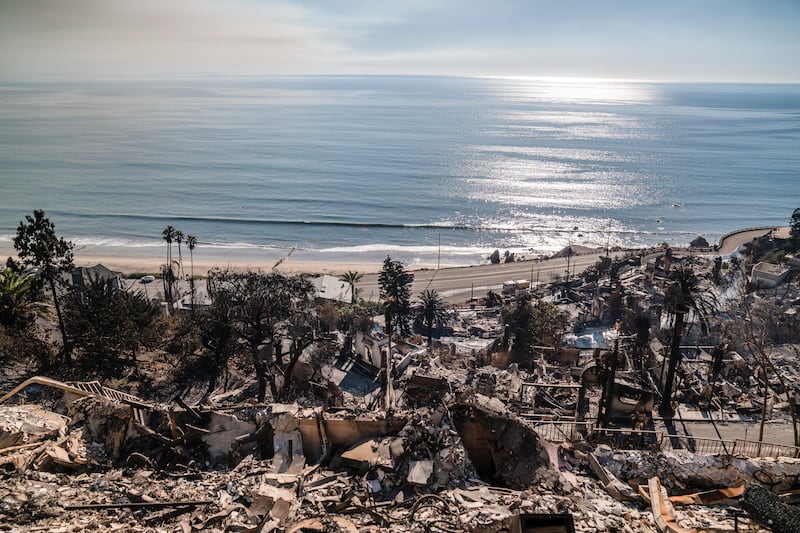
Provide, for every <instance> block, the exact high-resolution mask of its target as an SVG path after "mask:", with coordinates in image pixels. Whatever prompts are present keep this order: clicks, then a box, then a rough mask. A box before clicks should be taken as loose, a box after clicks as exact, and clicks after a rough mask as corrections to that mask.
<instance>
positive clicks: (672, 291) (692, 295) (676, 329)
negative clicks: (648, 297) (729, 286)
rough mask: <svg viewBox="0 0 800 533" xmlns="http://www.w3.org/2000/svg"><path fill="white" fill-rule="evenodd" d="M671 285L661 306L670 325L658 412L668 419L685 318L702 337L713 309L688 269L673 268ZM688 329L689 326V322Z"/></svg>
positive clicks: (708, 296) (712, 302)
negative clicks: (690, 320)
mask: <svg viewBox="0 0 800 533" xmlns="http://www.w3.org/2000/svg"><path fill="white" fill-rule="evenodd" d="M670 278H671V283H670V285H669V287H668V288H667V291H666V294H665V296H664V303H665V306H666V309H667V311H668V312H669V314H670V317H671V321H672V341H671V343H670V350H669V366H668V367H667V378H666V382H665V383H664V391H663V395H662V398H661V407H660V409H659V412H660V413H661V415H662V416H672V415H673V414H674V413H673V410H672V404H671V399H672V385H673V382H674V381H675V371H676V370H677V368H678V365H679V364H680V362H681V355H682V354H681V351H680V344H681V338H683V334H684V329H685V328H686V325H687V322H686V318H687V316H692V317H694V318H695V319H696V320H697V322H699V323H700V327H701V328H702V331H703V333H706V332H707V331H708V326H709V320H710V318H711V317H712V316H713V314H714V312H715V311H716V308H717V302H716V299H715V298H714V296H713V294H711V293H710V292H709V291H708V290H707V289H705V288H703V287H702V286H701V283H700V282H701V279H700V278H699V277H698V276H697V274H696V273H695V271H694V268H692V266H691V265H680V266H676V267H674V268H673V269H672V271H671V272H670ZM689 326H691V322H689Z"/></svg>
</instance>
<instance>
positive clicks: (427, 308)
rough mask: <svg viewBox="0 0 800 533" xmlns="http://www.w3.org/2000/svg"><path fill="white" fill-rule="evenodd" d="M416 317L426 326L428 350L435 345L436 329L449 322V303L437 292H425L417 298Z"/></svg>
mask: <svg viewBox="0 0 800 533" xmlns="http://www.w3.org/2000/svg"><path fill="white" fill-rule="evenodd" d="M414 315H415V317H416V319H417V320H419V321H421V322H422V324H424V326H425V330H426V333H427V336H428V348H430V347H431V346H432V344H433V331H434V329H435V327H436V326H439V325H441V324H442V323H444V322H445V321H446V320H447V317H448V314H447V303H446V302H445V301H444V299H443V298H442V297H441V295H440V294H439V293H438V292H437V291H436V290H434V289H427V290H424V291H422V292H421V293H419V296H417V302H416V305H415V306H414Z"/></svg>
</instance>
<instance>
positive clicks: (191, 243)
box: [186, 235, 197, 312]
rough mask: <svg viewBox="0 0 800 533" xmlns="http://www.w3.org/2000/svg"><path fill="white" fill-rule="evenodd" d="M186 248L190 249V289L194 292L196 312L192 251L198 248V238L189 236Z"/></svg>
mask: <svg viewBox="0 0 800 533" xmlns="http://www.w3.org/2000/svg"><path fill="white" fill-rule="evenodd" d="M186 246H187V247H188V248H189V268H190V270H189V288H190V289H191V291H192V312H194V254H192V251H193V250H194V248H195V246H197V237H195V236H194V235H187V236H186Z"/></svg>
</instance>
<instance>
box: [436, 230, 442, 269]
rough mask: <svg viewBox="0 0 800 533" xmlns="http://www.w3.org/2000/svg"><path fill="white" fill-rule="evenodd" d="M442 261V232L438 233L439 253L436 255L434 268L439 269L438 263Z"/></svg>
mask: <svg viewBox="0 0 800 533" xmlns="http://www.w3.org/2000/svg"><path fill="white" fill-rule="evenodd" d="M441 261H442V234H441V233H440V234H439V254H438V255H437V256H436V270H439V265H440V264H441Z"/></svg>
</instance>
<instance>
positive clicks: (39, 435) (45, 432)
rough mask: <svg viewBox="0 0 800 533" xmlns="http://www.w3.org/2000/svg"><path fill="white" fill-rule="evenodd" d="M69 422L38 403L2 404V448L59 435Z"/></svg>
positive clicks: (0, 424) (0, 425) (0, 428)
mask: <svg viewBox="0 0 800 533" xmlns="http://www.w3.org/2000/svg"><path fill="white" fill-rule="evenodd" d="M68 422H69V419H68V418H66V417H64V416H61V415H59V414H56V413H53V412H51V411H47V410H45V409H43V408H42V407H39V406H38V405H32V404H26V405H4V406H0V450H3V449H5V448H10V447H12V446H20V445H25V444H30V443H34V442H40V441H42V440H46V439H49V438H52V437H57V436H59V434H62V433H63V432H64V431H65V429H66V426H67V423H68Z"/></svg>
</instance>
